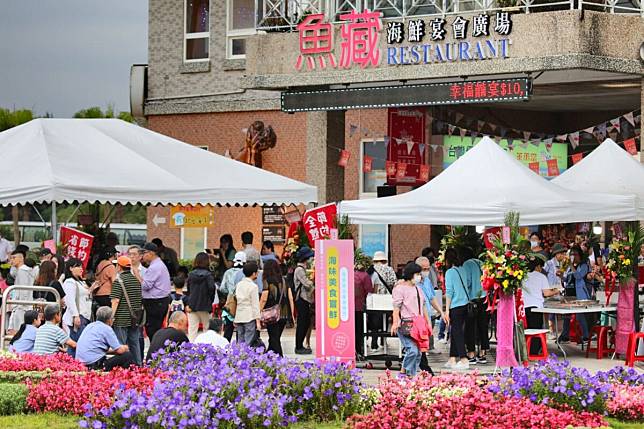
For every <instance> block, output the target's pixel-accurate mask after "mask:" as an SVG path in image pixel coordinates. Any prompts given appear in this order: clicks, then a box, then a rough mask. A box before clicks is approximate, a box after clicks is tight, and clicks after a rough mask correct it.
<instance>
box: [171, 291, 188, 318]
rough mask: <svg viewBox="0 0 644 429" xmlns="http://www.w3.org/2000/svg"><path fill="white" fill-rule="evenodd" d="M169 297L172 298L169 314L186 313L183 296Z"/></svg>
mask: <svg viewBox="0 0 644 429" xmlns="http://www.w3.org/2000/svg"><path fill="white" fill-rule="evenodd" d="M170 296H171V297H172V302H170V314H172V313H174V312H175V311H186V309H185V304H184V302H183V297H184V295H177V294H176V293H172V294H171V295H170Z"/></svg>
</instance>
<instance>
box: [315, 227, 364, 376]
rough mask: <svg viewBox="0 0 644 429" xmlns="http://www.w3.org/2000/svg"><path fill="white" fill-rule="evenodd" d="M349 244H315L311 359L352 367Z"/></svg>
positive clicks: (352, 343)
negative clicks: (350, 365) (330, 361)
mask: <svg viewBox="0 0 644 429" xmlns="http://www.w3.org/2000/svg"><path fill="white" fill-rule="evenodd" d="M354 299H355V297H354V294H353V240H318V241H316V242H315V337H316V348H315V357H316V358H318V359H323V360H330V359H334V360H336V361H340V362H345V363H349V364H354V362H355V353H356V351H355V341H356V338H355V326H354V323H355V322H354V317H355V316H354V305H355V302H354Z"/></svg>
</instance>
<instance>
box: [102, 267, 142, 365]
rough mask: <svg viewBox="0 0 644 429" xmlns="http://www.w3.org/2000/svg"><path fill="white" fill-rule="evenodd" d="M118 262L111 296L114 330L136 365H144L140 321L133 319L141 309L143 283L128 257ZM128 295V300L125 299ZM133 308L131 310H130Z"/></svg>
mask: <svg viewBox="0 0 644 429" xmlns="http://www.w3.org/2000/svg"><path fill="white" fill-rule="evenodd" d="M115 262H116V271H117V275H116V279H115V280H114V285H113V286H112V293H111V294H110V299H111V301H112V302H111V304H112V305H111V308H112V317H113V319H114V320H113V322H112V329H113V330H114V333H115V334H116V338H118V340H119V341H120V342H121V344H125V345H127V346H128V347H129V349H130V352H131V353H132V358H133V360H134V363H135V364H136V365H141V364H142V363H143V356H142V355H141V349H140V347H139V340H140V337H141V329H140V328H139V326H138V323H139V321H138V320H133V319H132V313H134V311H135V310H140V309H141V305H142V304H141V300H142V299H141V283H140V282H139V279H138V278H137V277H136V276H135V275H134V274H133V273H132V261H131V260H130V258H129V257H127V256H119V257H118V259H117V260H116V261H115ZM126 293H127V297H128V298H129V301H130V302H129V305H128V300H127V299H126V298H125V294H126ZM130 307H131V309H130Z"/></svg>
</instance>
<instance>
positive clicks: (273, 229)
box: [262, 226, 286, 244]
mask: <svg viewBox="0 0 644 429" xmlns="http://www.w3.org/2000/svg"><path fill="white" fill-rule="evenodd" d="M266 240H270V241H272V242H273V244H282V243H284V242H285V241H286V234H285V232H284V227H283V226H263V227H262V241H266Z"/></svg>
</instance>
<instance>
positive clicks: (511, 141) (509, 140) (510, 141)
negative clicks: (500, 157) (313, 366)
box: [497, 137, 514, 146]
mask: <svg viewBox="0 0 644 429" xmlns="http://www.w3.org/2000/svg"><path fill="white" fill-rule="evenodd" d="M499 140H500V139H499ZM507 140H508V146H510V145H511V144H514V139H513V138H512V137H508V139H507ZM497 143H498V142H497Z"/></svg>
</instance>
